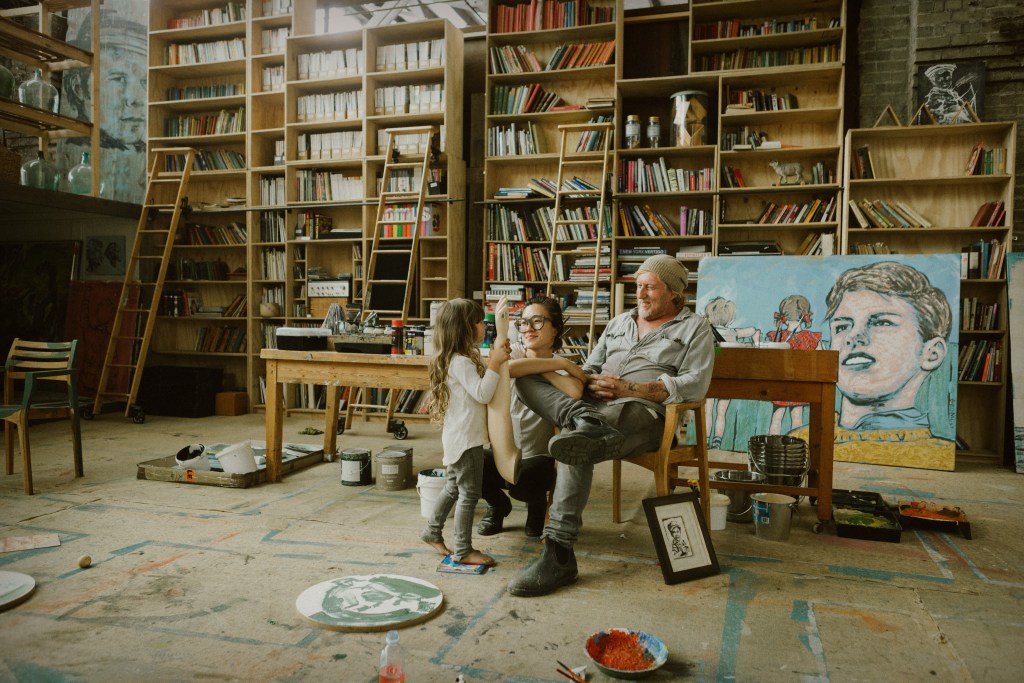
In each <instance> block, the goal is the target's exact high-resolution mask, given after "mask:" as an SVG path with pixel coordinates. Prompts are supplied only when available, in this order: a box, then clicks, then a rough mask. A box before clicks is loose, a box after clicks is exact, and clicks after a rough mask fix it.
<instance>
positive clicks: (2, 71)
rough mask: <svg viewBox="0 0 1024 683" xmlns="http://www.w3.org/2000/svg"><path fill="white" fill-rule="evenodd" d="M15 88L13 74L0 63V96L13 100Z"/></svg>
mask: <svg viewBox="0 0 1024 683" xmlns="http://www.w3.org/2000/svg"><path fill="white" fill-rule="evenodd" d="M16 90H17V89H16V88H15V87H14V74H12V73H11V72H10V70H9V69H8V68H7V67H6V66H4V65H3V64H0V97H6V98H7V99H9V100H13V99H14V93H15V91H16Z"/></svg>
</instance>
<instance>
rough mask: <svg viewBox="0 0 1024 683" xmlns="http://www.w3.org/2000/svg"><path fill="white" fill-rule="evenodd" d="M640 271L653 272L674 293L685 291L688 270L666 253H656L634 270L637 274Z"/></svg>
mask: <svg viewBox="0 0 1024 683" xmlns="http://www.w3.org/2000/svg"><path fill="white" fill-rule="evenodd" d="M640 273H654V274H655V275H657V276H658V277H659V278H661V281H662V282H664V283H665V286H666V287H668V288H669V289H670V290H671V291H673V292H675V293H676V294H685V293H686V285H687V283H688V282H689V279H690V271H688V270H687V269H686V266H684V265H683V264H682V263H680V262H679V261H678V260H676V259H675V258H673V257H671V256H669V255H668V254H658V255H657V256H652V257H650V258H649V259H647V260H646V261H644V262H643V263H642V264H640V268H639V269H638V270H637V271H636V274H637V275H640Z"/></svg>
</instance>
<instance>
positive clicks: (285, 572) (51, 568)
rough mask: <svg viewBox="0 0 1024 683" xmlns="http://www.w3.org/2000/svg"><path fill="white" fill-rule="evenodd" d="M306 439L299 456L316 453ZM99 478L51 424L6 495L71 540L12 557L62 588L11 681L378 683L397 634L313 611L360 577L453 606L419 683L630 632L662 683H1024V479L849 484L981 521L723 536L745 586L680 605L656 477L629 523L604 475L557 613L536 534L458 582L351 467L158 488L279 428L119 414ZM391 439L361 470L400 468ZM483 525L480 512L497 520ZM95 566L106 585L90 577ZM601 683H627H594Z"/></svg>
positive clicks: (430, 460) (417, 460)
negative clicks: (882, 535)
mask: <svg viewBox="0 0 1024 683" xmlns="http://www.w3.org/2000/svg"><path fill="white" fill-rule="evenodd" d="M315 424H316V422H315V421H313V420H301V419H298V418H292V419H289V420H288V421H287V423H286V432H285V438H286V439H287V440H294V441H305V442H316V441H317V439H318V437H315V436H300V435H298V431H299V430H300V429H302V428H303V427H305V426H307V425H315ZM83 425H84V428H83V430H84V439H85V471H86V476H85V478H84V479H79V480H75V479H74V478H73V476H72V470H71V452H70V441H69V438H68V436H67V426H66V423H52V424H46V425H38V426H34V427H33V428H32V431H31V437H32V445H33V461H34V467H33V471H34V473H35V484H36V490H37V495H35V496H32V497H28V496H24V495H23V494H22V493H21V475H20V472H21V466H20V463H19V464H18V465H17V466H16V474H15V475H10V476H4V477H3V478H2V479H0V536H28V535H33V534H41V533H57V534H59V536H60V539H61V545H60V546H59V547H51V548H41V549H35V550H23V551H16V552H8V553H3V554H0V569H2V570H6V571H15V572H23V573H26V574H29V575H31V576H33V577H34V578H35V580H36V582H37V584H38V588H37V590H36V593H35V594H34V595H33V596H32V597H31V598H30V599H29V600H28V601H27V602H25V603H23V604H21V605H19V606H17V607H15V608H13V609H10V610H8V611H5V612H2V613H0V681H112V680H117V681H128V680H131V681H143V680H144V681H146V682H147V683H155V682H158V681H180V680H246V681H249V680H251V681H297V680H309V681H320V680H325V681H326V680H332V681H346V682H349V681H355V682H367V683H368V682H370V681H374V680H376V668H377V658H378V655H379V652H380V649H381V647H382V646H383V644H384V635H383V634H378V633H369V634H361V633H337V632H332V631H326V630H321V629H319V628H317V627H315V626H311V625H310V624H309V623H308V622H305V621H304V620H303V619H302V617H300V616H299V614H298V613H297V612H296V610H295V606H294V603H295V598H296V596H298V594H299V593H300V592H301V591H302V590H303V589H305V588H307V587H308V586H311V585H313V584H315V583H318V582H320V581H323V580H326V579H329V578H333V577H337V576H345V575H351V574H364V573H370V572H385V573H394V574H404V575H411V576H417V577H421V578H425V579H427V580H429V581H431V582H433V583H434V584H435V585H437V586H438V587H440V588H441V589H442V590H443V591H444V594H445V599H446V603H445V608H444V610H443V611H442V612H441V613H440V614H439V615H438V616H437V617H435V618H433V619H431V620H430V621H427V622H425V623H422V624H419V625H416V626H412V627H409V628H407V629H403V630H402V631H401V640H402V643H403V644H404V646H405V647H406V648H407V654H408V657H409V659H410V664H409V669H410V672H411V673H410V674H409V676H408V677H407V679H406V680H407V681H410V682H415V683H419V682H421V681H454V680H455V679H456V677H457V675H458V674H460V673H461V674H463V676H464V677H465V680H466V681H515V682H529V681H559V682H560V681H562V680H564V679H562V678H561V677H560V676H559V675H558V674H557V673H556V671H555V669H556V660H561V661H563V662H566V663H567V664H571V665H578V664H583V663H584V661H585V658H584V655H583V652H582V644H583V641H584V638H585V637H586V636H587V635H588V634H589V633H592V632H594V631H596V630H598V629H601V628H604V627H609V626H620V627H632V628H640V629H643V630H646V631H650V632H653V633H655V634H657V635H659V636H660V637H661V638H662V639H664V640H665V641H666V644H667V645H668V648H669V651H670V659H669V663H668V665H667V666H666V667H665V668H664V669H663V670H662V671H661V672H659V674H658V675H657V676H656V677H655V678H654V679H652V680H661V681H667V680H695V681H712V680H736V681H795V680H799V681H826V680H830V681H883V680H884V681H914V682H915V683H916V682H918V681H922V680H929V681H965V680H968V681H979V682H980V681H985V682H986V683H987V682H990V681H1017V680H1020V672H1021V671H1022V670H1024V647H1022V643H1024V617H1022V616H1021V615H1024V570H1022V569H1021V567H1022V565H1024V562H1022V560H1024V533H1022V531H1024V516H1022V515H1021V509H1022V508H1024V477H1021V476H1019V475H1015V474H1012V473H1011V472H1008V471H1005V470H1002V469H997V468H991V467H983V466H979V465H966V466H964V467H962V468H961V471H958V472H955V473H942V472H926V471H920V470H907V469H897V468H882V467H872V466H863V465H850V464H843V463H839V464H837V467H836V469H837V473H836V481H835V484H836V487H837V488H853V489H866V490H872V491H877V492H880V493H882V494H883V495H885V496H886V497H888V498H890V499H894V498H897V497H903V496H906V497H910V496H913V497H919V498H929V499H936V500H941V501H943V502H946V503H950V504H954V505H959V506H961V507H962V508H963V509H964V510H965V511H967V513H968V514H969V515H970V516H971V521H972V527H973V535H974V539H973V540H965V539H963V538H961V537H960V536H958V535H948V534H941V533H934V532H920V531H905V532H904V533H903V541H902V543H900V544H898V545H897V544H889V543H877V542H870V541H859V540H850V539H843V538H839V537H837V536H835V535H833V534H831V533H825V534H821V535H816V534H814V533H813V532H812V524H813V522H814V517H813V514H812V512H811V509H810V508H809V507H808V505H807V504H806V503H804V505H803V506H802V507H801V512H800V514H799V516H798V517H796V518H795V520H794V525H793V530H792V533H791V536H790V538H789V540H788V541H784V542H777V541H776V542H773V541H768V540H764V539H760V538H757V537H756V536H755V535H754V530H753V527H752V526H750V525H741V524H732V523H730V524H729V525H728V528H727V529H726V530H725V531H718V532H714V533H713V536H712V538H713V542H714V547H715V550H716V551H717V553H718V559H719V562H720V564H721V568H722V573H721V574H719V575H717V576H713V577H710V578H705V579H699V580H696V581H692V582H689V583H683V584H679V585H675V586H667V585H665V584H664V583H663V581H662V576H661V571H660V570H659V568H658V566H657V564H656V555H655V552H654V549H653V546H652V545H651V539H650V533H649V531H648V528H647V524H646V521H645V519H644V516H643V513H642V509H640V508H639V507H638V502H639V500H640V499H641V498H642V497H644V496H646V495H649V494H650V492H651V486H650V481H649V479H650V475H649V474H648V473H646V472H644V471H642V470H640V469H639V468H635V467H626V468H624V472H625V474H626V477H625V487H626V498H625V501H624V505H625V508H626V512H627V515H632V520H631V521H629V522H627V523H625V524H622V525H614V524H612V523H611V511H610V508H611V505H610V496H609V489H610V480H611V470H610V465H608V464H604V465H601V466H599V468H598V472H597V475H596V477H595V481H596V485H595V488H594V492H593V494H592V496H591V503H590V505H589V507H588V508H587V515H586V526H585V529H584V532H583V536H582V538H581V541H580V543H579V545H578V546H577V556H578V558H579V564H580V573H581V576H580V581H579V582H578V583H577V584H576V586H574V587H572V588H569V589H566V590H562V591H559V592H557V593H555V594H553V595H551V596H548V597H545V598H536V599H522V598H513V597H510V596H509V595H507V594H506V593H505V592H504V587H505V584H506V582H507V581H508V579H509V577H510V576H511V575H512V574H513V573H514V572H515V571H516V570H518V569H519V568H521V567H522V566H524V564H526V563H527V562H528V561H529V560H530V559H532V558H533V557H534V556H535V555H536V553H537V552H538V550H539V546H538V543H537V541H535V540H532V539H528V538H526V537H525V536H524V535H523V533H522V523H523V521H524V518H525V509H524V508H523V507H522V506H521V505H519V506H517V508H516V510H515V511H514V512H513V514H512V516H511V517H510V518H509V520H508V525H507V526H508V531H506V533H504V534H501V535H499V536H495V537H490V538H477V539H476V540H477V546H478V547H479V548H480V549H481V550H483V551H484V552H488V553H491V554H492V555H494V556H495V557H496V558H497V559H498V562H499V564H498V566H497V567H495V568H494V569H493V570H491V571H490V572H488V573H487V574H485V575H483V576H463V575H453V574H440V573H437V572H436V571H435V568H436V565H437V561H438V557H437V556H436V555H435V554H434V553H433V551H432V550H431V549H430V548H428V547H427V546H426V545H425V544H423V543H421V542H420V541H419V540H418V536H419V531H420V528H421V525H422V519H421V517H420V503H419V499H418V496H417V493H416V491H415V490H414V489H412V488H410V489H408V490H405V491H379V490H377V489H375V488H374V487H372V486H365V487H357V486H342V485H341V483H340V479H341V477H340V466H339V465H338V463H324V464H320V465H316V466H314V467H312V468H310V469H308V470H304V471H301V472H297V473H294V474H291V475H288V476H287V477H286V478H285V480H284V482H283V483H281V484H276V485H262V486H258V487H255V488H250V489H228V488H220V487H211V486H195V485H187V484H172V483H166V482H155V481H141V480H138V479H136V470H137V468H136V465H137V463H139V462H142V461H144V460H150V459H153V458H157V457H161V456H167V455H173V454H174V453H175V452H176V451H177V450H178V449H179V448H181V447H182V446H184V445H186V444H188V443H191V442H196V441H198V442H208V443H212V442H218V441H222V442H231V441H239V440H242V439H245V438H255V439H261V438H263V432H262V430H263V421H262V417H261V416H258V415H253V416H242V417H237V418H206V419H202V420H183V419H175V418H164V417H157V416H150V417H149V418H148V419H147V421H146V423H145V424H143V425H135V424H132V423H131V422H129V421H128V420H126V419H125V418H123V417H122V416H120V415H119V414H111V415H102V416H100V417H98V418H97V419H95V420H94V421H91V422H86V423H83ZM409 429H410V438H409V439H408V440H407V441H405V442H404V444H405V445H409V446H413V447H414V449H415V456H414V470H417V471H418V470H420V469H425V468H428V467H432V466H435V465H439V464H440V445H439V438H438V436H437V433H436V432H434V431H433V430H432V428H430V427H429V426H427V425H425V424H424V423H409ZM389 442H392V438H391V437H390V436H388V435H387V434H385V432H384V429H383V426H382V425H381V423H379V422H377V423H367V424H362V423H361V424H359V425H358V426H357V427H356V428H355V429H353V430H351V431H349V432H346V434H345V435H344V436H343V437H341V439H340V444H341V447H342V448H355V447H364V448H369V449H371V450H372V451H373V452H378V451H379V450H380V449H381V447H382V446H383V445H384V444H386V443H389ZM482 508H483V505H482V504H481V506H480V509H479V510H478V514H482V511H483V510H482ZM83 554H89V555H91V556H92V558H93V566H92V567H91V568H89V569H86V570H82V569H79V568H78V566H77V559H78V558H79V556H81V555H83ZM590 679H591V680H605V679H604V677H603V676H602V675H601V674H600V673H598V672H596V671H594V670H593V669H591V670H590Z"/></svg>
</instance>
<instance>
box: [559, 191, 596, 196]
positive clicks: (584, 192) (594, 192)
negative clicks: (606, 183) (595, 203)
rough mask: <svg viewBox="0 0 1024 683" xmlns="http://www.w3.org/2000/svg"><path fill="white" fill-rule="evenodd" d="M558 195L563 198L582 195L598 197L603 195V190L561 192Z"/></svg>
mask: <svg viewBox="0 0 1024 683" xmlns="http://www.w3.org/2000/svg"><path fill="white" fill-rule="evenodd" d="M558 194H560V195H562V196H563V197H565V196H569V197H571V196H572V195H574V194H575V195H580V194H594V195H597V194H601V190H559V191H558Z"/></svg>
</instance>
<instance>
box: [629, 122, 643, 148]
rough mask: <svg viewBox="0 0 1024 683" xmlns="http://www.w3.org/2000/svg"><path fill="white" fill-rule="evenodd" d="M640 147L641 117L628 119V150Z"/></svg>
mask: <svg viewBox="0 0 1024 683" xmlns="http://www.w3.org/2000/svg"><path fill="white" fill-rule="evenodd" d="M639 146H640V117H639V116H634V115H630V116H627V117H626V148H627V149H636V148H637V147H639Z"/></svg>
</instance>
